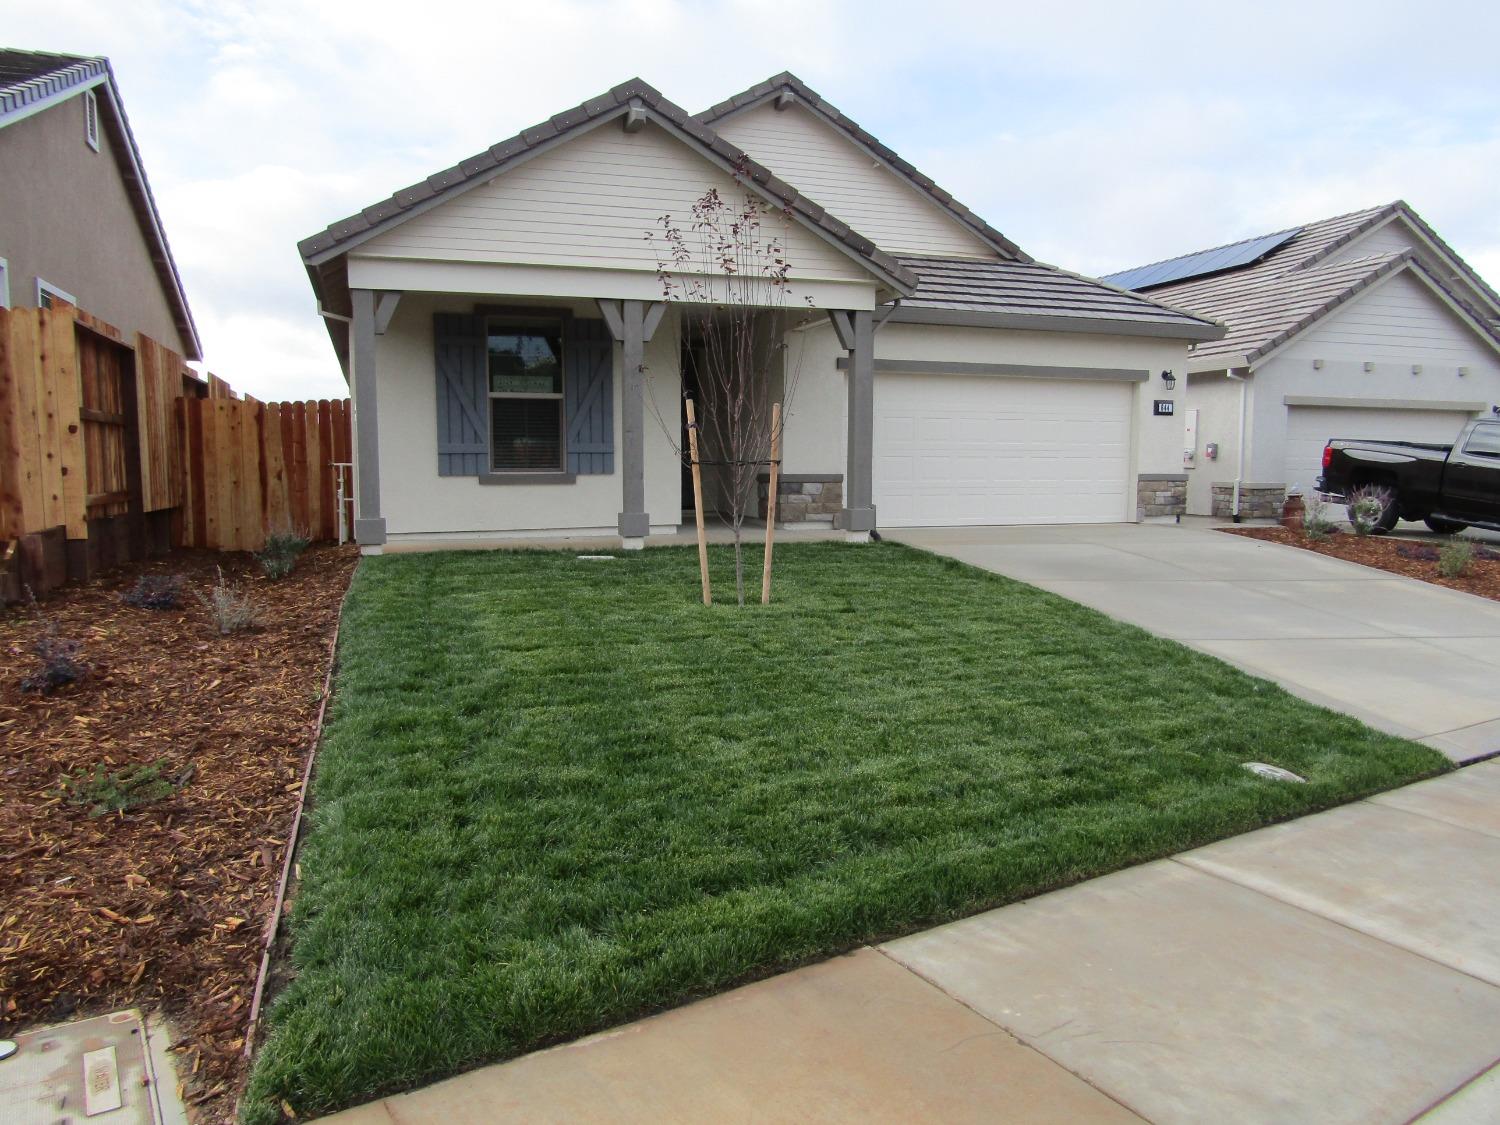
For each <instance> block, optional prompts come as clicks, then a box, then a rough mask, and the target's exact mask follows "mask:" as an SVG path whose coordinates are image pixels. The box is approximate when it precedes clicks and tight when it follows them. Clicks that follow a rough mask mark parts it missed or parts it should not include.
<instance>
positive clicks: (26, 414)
mask: <svg viewBox="0 0 1500 1125" xmlns="http://www.w3.org/2000/svg"><path fill="white" fill-rule="evenodd" d="M10 322H11V334H10V340H11V357H12V365H11V371H12V373H13V376H14V386H15V392H16V402H15V417H16V423H17V433H16V446H17V451H18V454H19V456H18V461H19V464H18V467H17V473H16V490H17V492H18V493H19V495H20V502H21V504H20V507H21V521H20V526H19V527H18V528H17V529H16V530H15V531H14V532H13V533H12V534H13V535H21V534H23V533H25V532H29V531H42V530H44V529H46V528H47V527H48V526H50V525H49V524H47V523H46V515H47V512H46V505H45V502H44V500H43V496H44V492H43V489H44V485H43V481H42V465H43V462H42V420H41V414H40V412H39V410H38V403H37V393H36V392H37V377H36V372H37V367H38V366H39V360H40V357H39V356H38V354H37V316H36V314H33V313H32V312H31V311H30V310H29V309H16V310H13V311H12V312H11V314H10Z"/></svg>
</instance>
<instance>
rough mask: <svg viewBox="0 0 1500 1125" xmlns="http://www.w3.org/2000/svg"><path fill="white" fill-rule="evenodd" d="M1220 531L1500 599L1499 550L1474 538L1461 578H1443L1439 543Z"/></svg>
mask: <svg viewBox="0 0 1500 1125" xmlns="http://www.w3.org/2000/svg"><path fill="white" fill-rule="evenodd" d="M1220 530H1222V531H1226V532H1228V533H1229V534H1230V535H1245V536H1248V537H1249V538H1251V539H1266V540H1269V541H1270V542H1272V543H1285V544H1286V545H1287V546H1289V547H1301V548H1302V549H1303V550H1304V551H1316V552H1317V553H1318V554H1320V555H1332V556H1333V557H1334V558H1336V559H1344V560H1346V561H1348V562H1356V563H1361V564H1363V565H1365V566H1371V567H1374V568H1375V569H1376V570H1387V571H1390V572H1391V573H1392V574H1402V575H1405V576H1406V577H1407V578H1420V579H1421V580H1422V581H1423V582H1431V583H1432V584H1433V585H1435V586H1446V587H1448V589H1450V590H1462V591H1463V592H1464V593H1466V594H1478V595H1479V596H1480V597H1481V598H1494V599H1495V600H1496V601H1500V551H1497V550H1496V549H1495V548H1494V547H1490V546H1486V545H1485V544H1483V543H1480V542H1478V541H1476V542H1475V543H1474V561H1473V562H1472V563H1470V564H1469V571H1468V573H1467V574H1465V575H1464V576H1463V577H1462V578H1444V577H1443V576H1442V575H1441V574H1439V573H1438V564H1437V559H1438V546H1439V545H1440V544H1433V543H1422V542H1417V541H1415V540H1411V539H1400V538H1392V537H1390V536H1386V535H1379V536H1376V535H1370V536H1363V537H1362V536H1358V535H1352V534H1350V533H1348V532H1342V533H1338V534H1334V535H1330V536H1328V538H1326V539H1309V538H1307V536H1305V535H1303V534H1302V533H1301V532H1300V531H1289V530H1288V529H1287V528H1284V527H1233V528H1230V527H1226V528H1221V529H1220Z"/></svg>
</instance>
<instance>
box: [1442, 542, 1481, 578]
mask: <svg viewBox="0 0 1500 1125" xmlns="http://www.w3.org/2000/svg"><path fill="white" fill-rule="evenodd" d="M1473 564H1474V544H1473V543H1471V542H1469V540H1467V539H1450V540H1448V542H1446V543H1444V544H1443V545H1442V547H1441V548H1439V550H1438V573H1439V574H1441V575H1442V576H1443V577H1444V578H1462V577H1463V576H1464V575H1465V574H1467V573H1468V572H1469V567H1470V566H1472V565H1473Z"/></svg>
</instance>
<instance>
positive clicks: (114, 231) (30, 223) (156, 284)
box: [0, 49, 202, 359]
mask: <svg viewBox="0 0 1500 1125" xmlns="http://www.w3.org/2000/svg"><path fill="white" fill-rule="evenodd" d="M0 201H3V202H0V305H3V306H4V307H6V308H33V307H36V306H38V305H41V306H46V305H48V304H50V303H51V302H52V301H54V300H59V299H60V300H63V301H67V302H68V303H70V304H73V305H77V306H78V307H79V308H81V309H84V310H86V311H87V312H88V313H90V314H92V315H93V316H95V317H98V318H99V319H101V320H103V321H105V322H107V323H108V324H110V325H113V326H114V327H115V328H117V329H119V330H120V331H121V333H123V335H124V337H125V339H127V340H133V339H134V338H135V333H137V332H141V333H144V334H145V335H147V336H149V337H151V338H152V339H153V340H155V341H157V342H158V343H160V344H163V345H165V346H166V347H168V348H170V349H172V350H173V351H175V352H177V353H179V354H180V355H182V356H184V357H185V358H187V359H201V358H202V349H201V347H200V345H199V341H198V333H197V330H196V329H195V328H194V326H193V317H192V313H190V312H189V311H188V304H187V297H186V296H185V295H184V293H183V289H182V281H181V279H180V278H179V277H178V276H177V267H176V265H175V264H174V263H173V261H172V252H171V250H170V249H168V247H167V238H166V235H165V233H163V231H162V225H161V216H160V215H158V214H157V211H156V203H155V201H154V200H153V199H152V198H151V189H150V187H149V186H148V185H147V183H146V173H145V170H144V169H143V168H142V166H141V154H140V152H139V151H138V150H137V149H136V145H135V138H134V137H133V136H132V135H131V132H130V123H129V122H128V121H127V120H126V118H125V109H124V106H123V105H122V104H121V101H120V92H119V89H118V88H117V87H116V85H115V79H114V74H113V72H112V71H111V70H110V66H109V60H108V59H104V58H81V57H79V56H76V55H60V54H52V53H44V52H40V51H19V50H10V49H0Z"/></svg>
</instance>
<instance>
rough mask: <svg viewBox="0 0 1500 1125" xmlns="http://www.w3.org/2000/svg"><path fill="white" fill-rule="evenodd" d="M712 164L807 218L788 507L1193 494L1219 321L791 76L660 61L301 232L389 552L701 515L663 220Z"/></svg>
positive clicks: (885, 517)
mask: <svg viewBox="0 0 1500 1125" xmlns="http://www.w3.org/2000/svg"><path fill="white" fill-rule="evenodd" d="M736 172H738V173H739V174H740V175H741V177H742V180H743V186H742V184H741V183H738V182H736V179H735V174H736ZM709 187H717V188H718V189H719V190H720V191H721V192H723V193H738V192H741V191H743V190H745V189H746V188H748V189H749V190H752V191H754V192H755V193H757V194H758V195H760V196H761V197H762V198H763V199H764V200H765V201H767V202H768V203H770V204H773V205H774V206H775V207H776V208H777V209H778V211H779V213H781V214H783V215H785V216H786V220H785V221H786V224H787V229H786V231H785V234H784V241H785V245H786V251H787V259H788V261H789V262H790V264H791V270H790V286H791V290H792V296H791V299H790V311H789V312H787V314H786V316H785V319H784V321H783V322H782V324H781V329H782V330H784V331H785V332H786V340H787V342H788V347H787V357H788V358H787V360H786V365H787V368H788V370H786V371H782V370H778V371H772V372H767V393H769V394H772V395H777V396H780V395H781V394H782V393H783V391H784V388H785V386H786V385H787V384H788V383H789V382H790V381H791V380H790V369H791V368H792V367H793V366H794V365H795V367H796V370H797V372H798V377H797V386H796V392H795V395H794V396H793V397H791V398H790V399H789V401H788V402H787V404H786V407H787V415H786V421H785V436H784V441H783V454H782V461H783V472H784V475H785V484H784V488H785V490H786V491H787V493H788V497H787V498H788V500H789V501H791V503H789V504H788V506H787V509H786V510H787V511H788V512H789V513H790V514H791V516H792V517H805V518H809V519H811V518H812V517H814V516H815V515H818V514H822V513H824V512H827V511H828V510H829V509H834V510H835V511H836V516H835V520H836V523H837V526H839V527H842V528H843V529H844V530H845V531H846V532H848V533H849V535H850V537H852V538H867V537H868V534H869V532H870V531H871V530H873V529H874V528H875V526H876V521H877V512H878V514H879V523H880V525H881V526H888V527H895V526H912V525H918V524H934V525H942V524H989V523H1040V522H1094V521H1124V520H1133V519H1135V518H1137V515H1138V513H1139V512H1140V511H1141V510H1142V509H1144V510H1146V511H1147V512H1149V513H1151V514H1170V513H1172V512H1174V511H1180V510H1181V499H1180V498H1181V491H1182V488H1183V487H1184V482H1185V480H1186V477H1185V474H1183V472H1182V467H1181V460H1182V453H1181V448H1180V440H1181V434H1180V426H1179V424H1178V423H1177V422H1176V421H1175V420H1174V419H1173V418H1171V417H1170V416H1164V415H1166V414H1167V412H1168V411H1170V409H1171V404H1172V400H1173V398H1174V392H1173V391H1172V390H1171V389H1170V385H1169V384H1170V383H1174V382H1175V379H1176V378H1180V376H1181V373H1182V370H1183V367H1184V365H1185V363H1186V360H1187V344H1188V342H1189V341H1204V340H1212V339H1215V338H1217V337H1218V336H1220V335H1221V334H1222V331H1223V329H1222V328H1221V327H1220V326H1219V325H1217V324H1214V323H1212V322H1211V321H1209V320H1207V319H1205V318H1203V317H1199V316H1196V315H1193V314H1189V313H1184V312H1181V311H1178V310H1175V309H1171V308H1167V307H1165V306H1164V305H1162V304H1160V303H1158V302H1156V301H1154V300H1151V299H1149V298H1143V297H1139V296H1136V295H1134V294H1130V293H1126V292H1124V291H1122V290H1119V289H1116V288H1113V287H1111V286H1106V285H1103V284H1101V283H1099V282H1097V281H1093V280H1091V279H1087V278H1082V277H1079V276H1076V275H1073V274H1069V273H1066V272H1064V271H1062V270H1059V269H1056V268H1054V267H1051V266H1047V265H1043V264H1041V263H1038V262H1035V261H1033V260H1032V259H1031V258H1030V257H1029V256H1028V255H1027V254H1025V253H1024V252H1023V251H1021V250H1020V249H1019V248H1017V247H1016V246H1015V245H1014V244H1013V243H1012V242H1010V241H1009V240H1008V239H1007V238H1005V237H1004V236H1003V235H1002V234H1001V233H1000V232H999V231H997V230H995V229H994V228H993V227H991V226H990V225H988V224H987V223H985V222H984V221H983V220H981V219H980V218H978V216H976V215H974V214H973V213H972V212H970V211H969V210H967V209H966V208H964V207H963V206H962V205H960V204H958V203H957V202H955V201H954V200H953V198H952V197H951V196H949V195H948V194H947V193H946V192H944V191H943V190H942V189H940V188H938V187H937V186H936V185H935V184H934V183H933V182H932V181H931V180H930V179H928V178H927V177H925V176H923V175H922V174H921V173H920V172H918V171H917V170H916V169H915V168H913V167H911V166H910V165H909V164H907V163H906V162H905V161H903V160H902V159H901V158H900V157H899V156H897V155H896V154H895V153H893V152H891V151H890V150H889V149H887V148H886V147H885V146H883V145H881V144H880V142H878V141H877V140H875V138H873V137H872V136H870V135H869V134H868V133H866V132H865V131H864V130H863V129H861V128H859V126H857V125H855V124H854V123H853V122H851V121H849V120H848V119H847V118H845V117H844V116H843V115H842V114H841V113H839V112H838V111H837V110H836V109H834V108H833V107H832V106H830V105H828V103H826V102H825V101H823V99H822V98H820V97H819V96H818V95H817V94H816V93H814V92H813V91H812V90H810V89H808V88H807V87H806V86H805V85H803V84H802V83H801V82H800V81H798V80H797V79H796V78H794V77H792V76H791V75H780V76H778V77H776V78H773V79H771V80H769V81H767V82H764V83H761V84H760V85H758V86H756V87H753V88H752V89H750V90H747V91H745V92H744V93H742V94H739V95H736V96H735V97H734V98H732V99H731V100H730V101H728V102H725V103H723V104H722V105H719V106H716V107H714V108H713V109H710V110H708V111H707V112H705V113H702V114H699V115H697V116H696V117H695V116H690V115H689V114H687V113H686V112H684V111H683V110H682V109H680V108H678V107H677V106H675V105H673V104H672V103H671V102H669V101H667V100H666V99H665V98H663V97H662V96H661V95H660V94H659V93H657V91H656V90H654V89H652V88H651V87H650V86H648V85H646V84H645V83H644V82H641V81H639V80H635V81H631V82H627V83H625V84H623V85H621V86H617V87H615V88H614V89H613V90H610V91H608V92H607V93H605V94H603V95H601V96H600V97H597V98H594V99H591V100H590V101H588V102H585V103H584V104H583V105H581V106H578V107H576V108H574V109H571V110H568V111H566V112H564V113H560V114H558V115H557V116H556V117H553V118H552V119H550V120H549V121H546V122H544V123H542V124H541V125H538V126H536V127H534V128H531V129H527V130H525V131H524V132H522V133H521V134H520V135H519V136H517V137H514V138H512V139H510V140H507V141H503V142H501V143H499V144H497V145H495V146H494V147H493V148H491V149H489V150H488V151H486V152H482V153H480V154H478V155H477V156H475V157H472V158H470V159H469V160H465V161H463V162H462V163H460V164H459V165H457V166H456V167H453V168H450V169H448V170H446V171H443V172H439V173H437V174H436V175H434V176H432V177H430V178H429V179H427V180H426V181H423V182H421V183H418V184H416V185H414V186H412V187H409V188H406V189H404V190H402V191H399V192H397V193H396V194H395V195H394V196H392V197H391V198H390V199H387V200H385V201H383V202H381V203H377V204H375V205H374V206H372V207H370V208H367V209H366V210H364V211H362V212H360V213H359V214H357V215H354V216H352V217H350V218H348V219H345V220H344V221H342V222H339V223H335V224H334V225H333V226H331V227H329V228H328V229H327V230H326V231H324V232H323V233H321V234H318V235H315V236H313V237H311V238H309V239H306V240H305V241H303V242H302V243H301V244H300V249H301V251H302V254H303V257H304V260H305V261H306V263H307V268H308V274H309V277H310V278H311V281H312V284H313V288H314V290H315V291H316V294H317V297H318V300H319V302H320V306H321V309H322V311H323V314H324V315H325V317H326V318H327V322H328V327H329V331H330V334H331V335H332V337H333V342H334V347H335V349H336V351H337V352H338V354H339V356H340V359H341V362H342V363H343V364H344V370H345V374H346V375H352V378H351V383H352V389H353V398H354V409H355V429H356V443H355V444H356V464H357V468H356V476H357V488H356V492H357V519H356V535H357V538H358V539H359V542H360V543H361V544H362V545H363V546H364V547H365V549H366V550H369V551H379V550H380V549H381V548H382V545H384V544H386V543H388V542H389V543H391V544H393V545H394V544H397V543H403V542H404V543H421V542H427V543H431V542H435V541H442V540H462V539H479V538H485V537H495V536H512V535H546V534H551V535H555V534H558V533H568V534H585V533H601V532H604V533H610V532H618V534H619V535H620V536H621V538H622V540H623V541H624V545H625V546H627V547H634V546H639V545H640V544H641V542H642V540H643V538H644V536H645V535H647V534H648V533H650V532H656V531H663V530H672V529H676V528H677V527H678V526H679V525H680V523H681V521H682V515H683V508H684V506H685V505H684V501H685V497H684V489H683V478H682V472H681V464H680V461H679V457H678V454H677V453H676V452H675V450H674V442H675V440H676V439H677V437H678V435H679V432H680V431H679V427H680V425H681V420H680V412H681V400H682V394H683V390H684V386H685V382H686V383H687V385H688V389H689V391H690V390H691V386H690V377H689V379H688V380H686V381H685V379H684V375H683V372H684V370H685V369H686V370H689V371H691V364H690V363H687V364H685V363H684V355H685V352H690V351H691V349H692V347H693V345H694V341H693V340H692V339H690V338H686V337H687V335H688V334H687V333H684V331H683V318H682V317H681V316H680V313H681V311H682V310H681V309H680V307H676V306H674V304H673V303H671V302H667V303H666V304H665V305H663V304H662V301H661V299H662V287H661V283H660V281H659V279H658V277H657V266H658V261H657V256H656V251H655V250H654V249H653V247H652V245H651V244H650V243H648V242H647V241H646V238H645V234H646V232H647V231H648V230H653V229H655V228H656V224H657V220H658V218H659V217H660V216H662V215H664V214H674V215H678V216H682V217H686V215H687V212H688V209H689V206H690V205H691V203H692V201H693V200H694V199H696V198H698V197H699V196H701V195H702V194H703V193H704V191H705V190H707V189H708V188H709ZM559 350H560V352H561V363H560V365H559V366H560V371H557V372H553V371H552V369H551V366H550V365H547V366H548V370H547V372H546V373H545V377H544V378H541V379H540V380H539V381H537V382H536V384H535V385H534V386H533V385H531V384H529V383H528V384H527V385H526V386H525V387H519V386H518V385H517V384H514V383H513V382H512V381H510V378H509V376H505V375H504V374H503V373H501V372H500V370H499V369H498V368H496V369H495V371H494V374H495V381H494V382H493V383H492V382H491V375H492V371H491V368H490V362H489V359H488V358H487V357H488V356H489V354H490V353H491V352H492V351H493V352H494V353H495V354H496V355H497V356H503V355H505V354H506V353H514V354H515V355H525V354H529V353H530V352H532V351H536V352H539V353H556V352H557V351H559ZM497 362H499V360H497ZM1167 372H1176V373H1177V374H1176V376H1175V377H1174V378H1173V379H1170V380H1169V379H1165V378H1163V375H1164V373H1167ZM543 384H545V385H543ZM1177 385H1179V386H1180V384H1177ZM1158 404H1160V405H1158ZM519 434H524V435H525V436H526V438H527V440H526V441H525V442H524V443H521V442H518V441H516V440H515V438H516V435H519ZM813 493H816V494H817V500H816V502H812V501H811V500H810V499H809V497H810V495H811V494H813ZM686 500H687V502H688V503H689V504H690V502H691V497H690V496H688V497H686ZM799 501H800V502H799Z"/></svg>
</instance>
